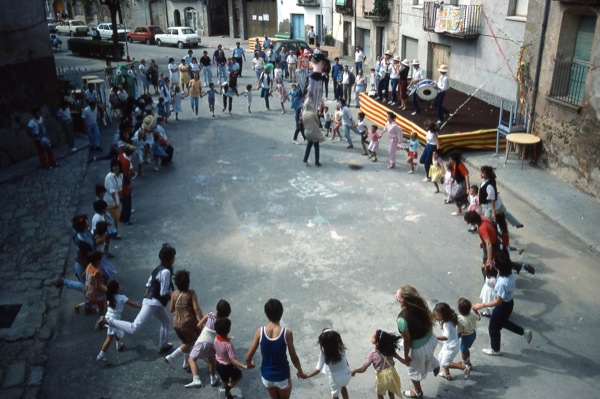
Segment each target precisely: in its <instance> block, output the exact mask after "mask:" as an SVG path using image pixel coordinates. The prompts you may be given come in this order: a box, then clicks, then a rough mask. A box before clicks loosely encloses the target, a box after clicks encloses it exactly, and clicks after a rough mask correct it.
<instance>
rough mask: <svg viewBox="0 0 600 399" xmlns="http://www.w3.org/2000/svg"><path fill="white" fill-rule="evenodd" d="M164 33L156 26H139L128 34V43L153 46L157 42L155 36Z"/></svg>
mask: <svg viewBox="0 0 600 399" xmlns="http://www.w3.org/2000/svg"><path fill="white" fill-rule="evenodd" d="M160 33H164V32H163V30H162V29H160V26H156V25H142V26H138V27H137V28H135V29H134V30H132V31H131V32H127V41H128V42H129V43H133V42H144V43H146V44H152V43H154V42H155V40H154V36H156V35H158V34H160Z"/></svg>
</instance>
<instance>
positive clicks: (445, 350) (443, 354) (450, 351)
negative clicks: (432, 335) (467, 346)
mask: <svg viewBox="0 0 600 399" xmlns="http://www.w3.org/2000/svg"><path fill="white" fill-rule="evenodd" d="M442 335H443V336H444V337H446V338H447V340H446V341H443V342H444V346H442V349H440V353H438V361H439V362H440V366H441V367H442V368H446V367H448V364H449V363H450V362H451V361H453V360H454V358H455V357H456V355H458V348H459V346H458V333H457V332H456V326H455V325H454V323H452V321H447V322H445V323H444V324H442Z"/></svg>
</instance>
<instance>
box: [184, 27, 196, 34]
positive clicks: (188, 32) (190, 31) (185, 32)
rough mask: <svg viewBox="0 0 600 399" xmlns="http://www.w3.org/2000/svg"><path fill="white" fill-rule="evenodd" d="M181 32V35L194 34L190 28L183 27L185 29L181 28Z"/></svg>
mask: <svg viewBox="0 0 600 399" xmlns="http://www.w3.org/2000/svg"><path fill="white" fill-rule="evenodd" d="M181 33H182V34H183V35H193V34H194V31H193V30H191V29H190V28H185V29H182V30H181Z"/></svg>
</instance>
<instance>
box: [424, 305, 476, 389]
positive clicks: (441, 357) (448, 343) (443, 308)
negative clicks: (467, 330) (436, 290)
mask: <svg viewBox="0 0 600 399" xmlns="http://www.w3.org/2000/svg"><path fill="white" fill-rule="evenodd" d="M433 316H434V317H435V318H436V320H438V321H439V322H440V324H441V327H442V335H438V337H437V339H438V341H442V342H443V343H444V345H443V346H442V349H440V352H439V353H438V362H439V363H440V367H441V368H442V369H443V372H442V373H440V376H441V377H443V378H445V379H447V380H448V381H452V375H451V374H450V369H460V370H462V371H463V374H464V376H465V380H466V379H467V378H469V374H471V367H469V366H468V365H466V364H463V363H456V362H455V361H454V358H455V357H456V355H458V350H459V344H458V333H457V331H456V325H457V324H458V316H457V315H456V313H455V312H454V310H452V308H450V306H449V305H448V304H447V303H445V302H438V303H437V305H435V307H434V308H433Z"/></svg>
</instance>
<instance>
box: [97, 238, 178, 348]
mask: <svg viewBox="0 0 600 399" xmlns="http://www.w3.org/2000/svg"><path fill="white" fill-rule="evenodd" d="M175 255H176V251H175V248H173V247H172V246H170V245H169V244H166V243H165V244H163V246H162V248H161V249H160V252H159V253H158V258H159V259H160V263H161V264H160V266H158V267H156V268H155V269H154V270H153V271H152V274H151V275H150V278H149V279H148V282H147V283H146V297H145V298H144V301H143V302H142V309H141V310H140V312H139V313H138V315H137V317H136V318H135V320H134V321H133V322H128V321H123V320H112V319H111V318H109V317H106V318H105V317H100V318H99V319H98V323H97V324H98V328H100V326H102V325H104V324H108V325H109V326H111V327H115V328H118V329H120V330H123V331H125V332H126V333H128V334H135V333H136V331H137V330H138V328H139V327H141V326H142V325H143V324H144V323H146V322H147V321H148V319H150V316H152V315H153V316H154V317H156V318H157V319H158V321H159V322H160V335H159V341H158V351H159V352H160V353H163V352H167V351H168V350H170V349H171V348H172V347H173V345H172V344H171V343H168V342H167V338H168V335H169V330H170V329H171V317H170V316H169V314H168V312H167V309H166V306H167V303H169V299H170V298H171V292H172V291H173V282H172V279H171V278H172V275H173V264H174V263H175Z"/></svg>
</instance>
